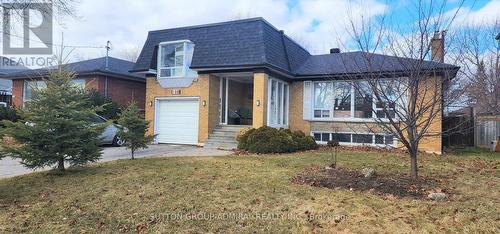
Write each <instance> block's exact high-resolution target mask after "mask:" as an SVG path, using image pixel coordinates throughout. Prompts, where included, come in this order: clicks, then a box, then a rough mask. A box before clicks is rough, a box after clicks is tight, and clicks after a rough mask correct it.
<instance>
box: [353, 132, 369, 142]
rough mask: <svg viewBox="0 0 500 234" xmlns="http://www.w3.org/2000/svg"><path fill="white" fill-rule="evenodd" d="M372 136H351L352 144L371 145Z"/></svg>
mask: <svg viewBox="0 0 500 234" xmlns="http://www.w3.org/2000/svg"><path fill="white" fill-rule="evenodd" d="M372 141H373V140H372V135H371V134H353V135H352V142H354V143H372Z"/></svg>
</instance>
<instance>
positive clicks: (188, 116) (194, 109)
mask: <svg viewBox="0 0 500 234" xmlns="http://www.w3.org/2000/svg"><path fill="white" fill-rule="evenodd" d="M198 108H199V102H198V100H195V99H188V100H159V101H158V110H157V120H156V130H157V131H156V134H158V136H157V140H158V143H174V144H197V143H198V121H199V113H198V112H199V110H198Z"/></svg>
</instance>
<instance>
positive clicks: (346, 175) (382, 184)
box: [292, 168, 451, 199]
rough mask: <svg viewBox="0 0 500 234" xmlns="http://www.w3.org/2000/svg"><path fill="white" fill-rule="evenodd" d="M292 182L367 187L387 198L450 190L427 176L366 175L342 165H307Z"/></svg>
mask: <svg viewBox="0 0 500 234" xmlns="http://www.w3.org/2000/svg"><path fill="white" fill-rule="evenodd" d="M292 182H294V183H297V184H305V185H310V186H315V187H324V188H329V189H335V190H336V189H347V190H351V191H367V192H370V193H374V194H377V195H381V196H384V197H386V198H388V199H392V198H411V199H427V195H428V194H429V192H444V193H447V194H449V193H450V192H451V191H449V190H446V189H442V188H440V183H439V182H438V181H437V180H435V179H431V178H425V177H419V178H418V179H417V180H414V179H412V178H411V177H409V176H407V175H402V174H380V173H377V172H376V173H375V175H373V176H372V177H370V178H366V177H365V176H364V175H363V173H361V172H360V171H355V170H350V169H346V168H335V169H333V168H328V169H327V168H310V169H308V170H306V171H304V172H303V173H301V174H300V175H298V176H296V177H294V178H293V179H292Z"/></svg>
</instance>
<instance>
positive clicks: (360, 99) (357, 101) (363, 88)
mask: <svg viewBox="0 0 500 234" xmlns="http://www.w3.org/2000/svg"><path fill="white" fill-rule="evenodd" d="M354 92H355V96H354V117H356V118H371V117H372V111H373V96H372V92H371V88H370V86H369V84H368V83H367V82H365V81H360V82H359V83H358V84H357V86H356V88H355V90H354Z"/></svg>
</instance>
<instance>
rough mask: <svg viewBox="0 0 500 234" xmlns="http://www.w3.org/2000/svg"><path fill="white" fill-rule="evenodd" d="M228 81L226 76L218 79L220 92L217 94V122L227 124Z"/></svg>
mask: <svg viewBox="0 0 500 234" xmlns="http://www.w3.org/2000/svg"><path fill="white" fill-rule="evenodd" d="M228 87H229V82H228V80H227V78H221V79H220V89H219V90H220V94H219V120H220V121H219V122H220V124H227V89H228Z"/></svg>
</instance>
